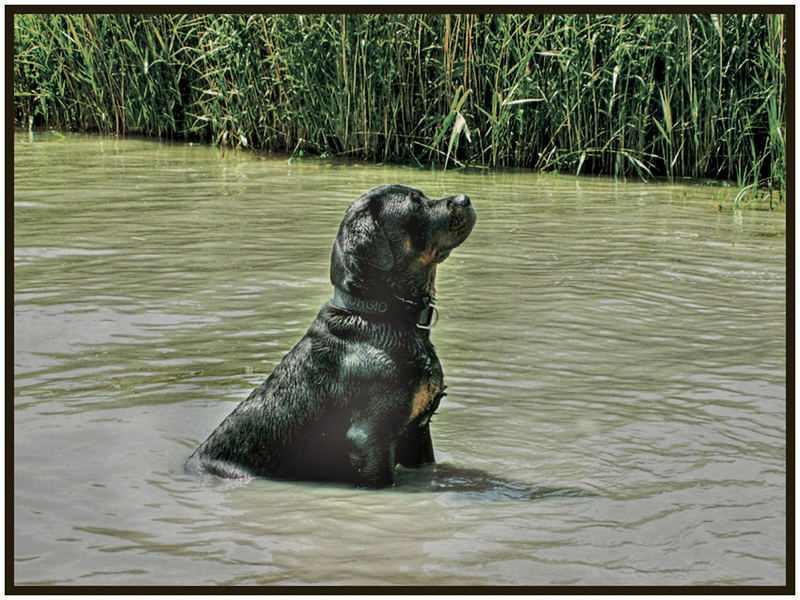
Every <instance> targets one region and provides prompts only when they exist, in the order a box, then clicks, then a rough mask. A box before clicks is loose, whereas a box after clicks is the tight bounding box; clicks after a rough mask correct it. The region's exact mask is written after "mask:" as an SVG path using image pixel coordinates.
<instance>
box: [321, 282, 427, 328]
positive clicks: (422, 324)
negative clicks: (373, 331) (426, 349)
mask: <svg viewBox="0 0 800 600" xmlns="http://www.w3.org/2000/svg"><path fill="white" fill-rule="evenodd" d="M396 298H397V300H398V301H399V302H397V303H394V304H393V305H390V304H389V303H387V302H383V301H381V300H365V299H364V298H357V297H356V296H353V295H352V294H350V293H348V292H345V291H344V290H341V289H339V288H338V287H334V288H333V305H334V306H336V307H337V308H344V309H345V310H350V311H353V312H359V313H362V314H367V315H387V316H388V315H391V314H394V313H396V312H398V311H397V308H398V307H400V311H401V312H402V313H404V314H407V315H410V316H411V317H412V318H413V320H414V322H415V325H416V326H417V327H419V328H420V329H431V328H433V326H434V325H436V323H437V321H438V320H439V311H438V310H437V309H436V300H435V299H434V298H433V297H429V298H428V299H426V300H425V301H424V302H423V303H422V304H421V305H420V304H419V303H415V302H412V301H410V300H404V299H403V298H399V297H396ZM420 306H421V307H422V308H420ZM393 309H394V310H393ZM434 317H435V318H434Z"/></svg>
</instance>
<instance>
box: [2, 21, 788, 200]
mask: <svg viewBox="0 0 800 600" xmlns="http://www.w3.org/2000/svg"><path fill="white" fill-rule="evenodd" d="M785 55H786V35H785V18H784V15H782V14H686V15H671V14H670V15H659V14H640V15H631V14H613V15H601V14H591V15H569V14H525V15H513V14H453V15H447V14H424V15H423V14H399V15H386V14H381V15H374V14H356V15H341V14H319V15H315V14H303V15H299V14H253V15H247V14H230V15H226V14H204V15H190V14H147V15H132V14H130V15H129V14H70V15H65V14H31V15H29V14H17V15H15V16H14V95H15V102H14V116H15V122H16V125H17V126H23V127H27V126H29V125H32V126H48V127H53V128H58V129H73V130H98V131H101V132H106V133H115V134H125V133H131V132H137V133H138V132H141V133H145V134H148V135H157V136H165V137H180V138H196V139H202V140H208V141H211V142H213V143H216V144H220V145H228V146H246V147H249V148H255V149H261V150H268V151H273V152H283V153H299V152H305V153H311V154H318V155H342V156H348V157H352V158H358V159H362V160H371V161H386V162H400V163H411V164H415V165H419V166H426V167H427V166H430V165H438V166H443V167H447V168H450V167H453V166H464V165H468V166H482V167H493V168H494V167H510V166H515V167H530V168H535V169H543V170H559V171H569V172H574V173H587V174H588V173H591V174H609V175H613V176H617V177H627V176H641V177H643V178H650V177H657V176H664V177H668V178H676V177H691V178H716V179H726V180H731V181H733V182H735V183H736V184H738V185H739V186H740V187H745V186H764V185H766V186H769V187H770V188H772V189H777V190H783V189H785V185H786V85H787V81H786V56H785Z"/></svg>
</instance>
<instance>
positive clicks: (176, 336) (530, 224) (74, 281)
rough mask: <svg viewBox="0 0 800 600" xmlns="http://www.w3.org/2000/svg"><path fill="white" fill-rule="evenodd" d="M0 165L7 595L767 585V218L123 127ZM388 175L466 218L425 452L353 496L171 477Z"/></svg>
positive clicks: (268, 360)
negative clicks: (5, 245) (9, 225)
mask: <svg viewBox="0 0 800 600" xmlns="http://www.w3.org/2000/svg"><path fill="white" fill-rule="evenodd" d="M14 152H15V159H14V182H15V195H14V407H15V410H14V423H13V431H14V473H13V475H14V574H13V580H14V582H15V583H17V584H58V585H188V584H193V585H288V584H299V585H305V584H324V585H342V584H358V585H717V584H724V585H783V584H784V583H785V571H786V554H785V548H786V477H785V459H786V427H785V420H786V361H785V356H786V328H785V315H786V269H785V253H786V237H785V226H786V224H785V214H784V213H783V212H777V211H776V212H763V211H734V210H731V209H730V205H731V200H732V198H733V195H734V193H733V192H732V191H729V190H726V189H723V188H719V187H698V186H684V185H656V184H642V183H637V182H628V183H622V182H614V181H612V180H607V179H590V178H579V179H576V178H573V177H565V176H554V175H540V174H533V173H527V172H519V173H461V172H447V173H441V172H430V171H419V170H413V169H405V168H395V167H375V166H359V165H340V164H333V163H330V164H329V163H326V162H324V161H319V162H302V163H292V164H289V163H288V162H287V160H286V159H273V158H269V159H262V158H259V157H257V156H253V155H250V154H244V153H242V154H233V153H230V152H228V153H226V154H225V155H224V156H222V155H221V154H220V152H218V151H217V150H214V149H212V148H208V147H205V146H190V145H173V144H161V143H158V142H155V141H142V140H135V139H131V140H120V139H113V138H111V139H110V138H99V137H85V136H68V137H66V138H63V139H62V138H58V137H51V136H47V135H45V136H40V135H38V134H37V135H36V136H35V137H34V141H33V142H32V143H31V141H30V140H29V138H28V136H19V137H17V138H16V139H15V145H14ZM390 182H396V183H406V184H410V185H414V186H416V187H419V188H421V189H422V190H423V191H425V192H426V193H427V195H428V196H430V197H438V196H442V195H445V194H455V193H461V192H464V193H468V194H469V195H470V197H471V198H472V200H473V203H474V205H475V207H476V211H477V213H478V224H477V225H476V227H475V230H474V231H473V233H472V235H471V237H470V238H469V239H468V240H467V242H465V243H464V245H463V246H461V247H459V248H458V249H456V251H454V253H453V254H452V256H451V257H450V258H449V259H448V260H447V261H446V262H445V263H444V264H443V265H442V266H441V267H440V268H439V275H438V280H437V288H438V290H439V293H438V304H439V306H440V312H441V320H440V322H439V324H438V325H437V326H436V328H435V329H434V331H433V340H434V343H435V344H436V346H437V348H438V351H439V355H440V358H441V361H442V364H443V367H444V371H445V381H446V383H447V385H448V386H449V388H448V395H447V397H446V398H445V400H444V401H443V403H442V406H441V408H440V409H439V412H438V414H437V416H436V418H435V420H434V423H433V426H432V431H433V436H434V445H435V447H436V451H437V456H438V459H439V461H440V463H441V464H440V465H437V466H436V467H435V468H431V467H428V468H425V469H422V470H420V471H414V470H403V471H401V472H400V473H399V474H398V485H397V487H395V488H393V489H389V490H381V491H363V490H356V489H352V488H351V487H349V486H344V485H330V484H315V483H288V482H280V481H270V480H263V479H256V480H253V481H251V482H249V483H246V484H242V483H232V482H226V481H204V480H201V479H198V478H196V477H194V476H190V475H186V474H185V473H184V472H183V462H184V460H185V459H186V457H187V456H188V455H189V454H190V453H191V451H192V450H193V449H194V448H195V447H196V446H197V444H198V443H200V442H201V441H202V440H203V439H204V438H205V437H206V436H207V435H208V434H209V433H210V431H211V430H212V429H213V428H214V427H215V426H216V425H217V424H218V423H219V422H220V421H221V420H222V418H223V417H224V416H225V415H226V414H228V413H229V412H230V411H231V410H232V409H233V408H234V407H235V406H236V404H237V403H238V402H239V401H240V400H241V399H243V398H244V397H245V396H246V395H247V394H248V393H249V391H250V390H251V389H252V388H253V387H255V386H257V385H258V384H259V383H260V382H261V381H262V380H263V378H264V377H265V376H266V375H267V374H268V373H269V372H270V371H271V370H272V368H273V367H274V366H275V365H276V364H277V362H278V361H279V360H280V359H281V357H282V356H283V354H284V353H286V352H287V351H288V350H289V349H290V348H291V346H292V345H293V344H294V343H296V342H297V340H298V339H299V338H300V337H301V336H302V334H303V333H304V332H305V330H306V328H307V327H308V325H309V324H310V323H311V321H312V320H313V318H314V316H315V315H316V313H317V311H318V309H319V306H320V305H321V304H322V303H323V302H325V301H326V300H328V299H329V298H330V297H331V293H332V290H331V287H330V284H329V282H328V258H329V255H330V249H331V244H332V242H333V239H334V236H335V234H336V231H337V229H338V225H339V222H340V220H341V217H342V215H343V214H344V211H345V209H346V208H347V206H348V204H349V203H350V202H351V201H352V200H354V199H355V198H356V197H357V196H358V195H359V194H360V193H362V192H363V191H365V190H367V189H369V188H371V187H373V186H375V185H379V184H382V183H390ZM720 202H722V204H723V206H724V207H726V208H724V209H723V210H719V209H718V206H719V204H720Z"/></svg>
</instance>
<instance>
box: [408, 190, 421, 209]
mask: <svg viewBox="0 0 800 600" xmlns="http://www.w3.org/2000/svg"><path fill="white" fill-rule="evenodd" d="M410 197H411V210H413V211H414V212H417V211H418V210H419V209H421V208H422V198H420V197H419V194H411V196H410Z"/></svg>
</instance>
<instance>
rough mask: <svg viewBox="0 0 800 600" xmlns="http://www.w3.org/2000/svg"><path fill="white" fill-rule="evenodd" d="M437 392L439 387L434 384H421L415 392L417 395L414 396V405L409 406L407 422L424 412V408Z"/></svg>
mask: <svg viewBox="0 0 800 600" xmlns="http://www.w3.org/2000/svg"><path fill="white" fill-rule="evenodd" d="M439 391H440V390H439V386H438V385H436V384H435V383H433V382H430V381H429V382H428V383H423V384H422V385H421V386H420V387H419V389H418V390H417V393H416V394H414V403H413V404H412V406H411V416H410V417H409V421H410V420H412V419H414V418H415V417H416V416H417V415H419V414H420V413H421V412H422V411H423V410H425V407H426V406H428V404H430V402H431V400H433V399H434V398H435V397H436V394H438V393H439Z"/></svg>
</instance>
